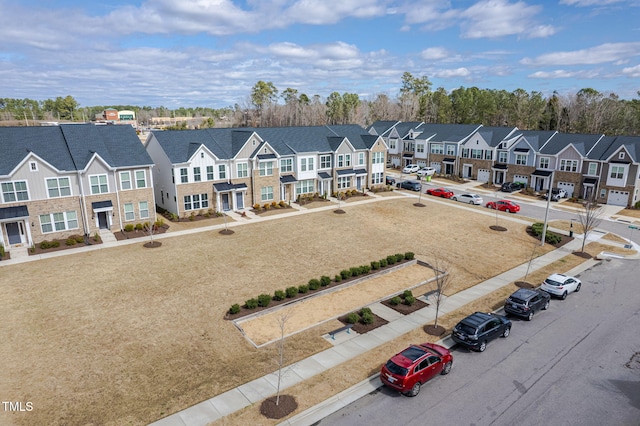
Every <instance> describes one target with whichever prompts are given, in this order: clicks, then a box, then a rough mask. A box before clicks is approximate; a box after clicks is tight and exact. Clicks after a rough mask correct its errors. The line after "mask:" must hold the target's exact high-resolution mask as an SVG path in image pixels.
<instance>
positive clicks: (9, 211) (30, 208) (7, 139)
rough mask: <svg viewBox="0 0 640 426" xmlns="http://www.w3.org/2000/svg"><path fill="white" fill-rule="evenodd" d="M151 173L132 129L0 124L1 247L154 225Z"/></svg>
mask: <svg viewBox="0 0 640 426" xmlns="http://www.w3.org/2000/svg"><path fill="white" fill-rule="evenodd" d="M152 169H153V162H152V160H151V158H150V157H149V155H147V152H146V151H145V149H144V147H143V146H142V144H141V143H140V139H139V138H138V136H137V135H136V132H135V130H134V129H133V128H132V127H131V126H124V125H123V126H95V125H93V124H68V125H64V124H63V125H60V126H46V127H0V188H1V194H0V243H2V245H3V246H4V247H5V248H9V249H18V248H24V249H26V248H28V247H30V246H32V245H34V244H37V243H39V242H41V241H43V240H54V239H65V238H68V237H70V236H72V235H85V236H86V235H92V234H94V233H96V232H100V231H103V232H109V231H114V230H117V231H119V230H121V229H123V228H124V226H125V224H127V223H133V224H137V223H144V222H153V221H155V200H154V197H153V188H152V179H151V170H152Z"/></svg>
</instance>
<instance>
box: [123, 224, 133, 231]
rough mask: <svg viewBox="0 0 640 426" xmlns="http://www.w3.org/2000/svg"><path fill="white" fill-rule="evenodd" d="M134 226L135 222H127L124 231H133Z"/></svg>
mask: <svg viewBox="0 0 640 426" xmlns="http://www.w3.org/2000/svg"><path fill="white" fill-rule="evenodd" d="M133 229H134V226H133V223H127V224H126V225H125V226H124V232H133Z"/></svg>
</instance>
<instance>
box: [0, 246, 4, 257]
mask: <svg viewBox="0 0 640 426" xmlns="http://www.w3.org/2000/svg"><path fill="white" fill-rule="evenodd" d="M0 257H4V246H3V245H2V244H0Z"/></svg>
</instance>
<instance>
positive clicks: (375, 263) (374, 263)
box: [371, 260, 380, 271]
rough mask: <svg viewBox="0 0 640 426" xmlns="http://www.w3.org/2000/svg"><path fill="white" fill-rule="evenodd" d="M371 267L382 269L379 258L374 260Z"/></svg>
mask: <svg viewBox="0 0 640 426" xmlns="http://www.w3.org/2000/svg"><path fill="white" fill-rule="evenodd" d="M371 269H373V270H374V271H375V270H376V269H380V262H378V261H377V260H374V261H373V262H371Z"/></svg>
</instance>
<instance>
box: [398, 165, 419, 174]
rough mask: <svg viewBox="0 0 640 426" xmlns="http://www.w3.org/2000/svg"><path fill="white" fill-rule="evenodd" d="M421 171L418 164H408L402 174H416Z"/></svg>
mask: <svg viewBox="0 0 640 426" xmlns="http://www.w3.org/2000/svg"><path fill="white" fill-rule="evenodd" d="M418 170H420V166H418V165H417V164H407V165H406V166H405V168H404V169H402V173H415V172H417V171H418Z"/></svg>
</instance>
